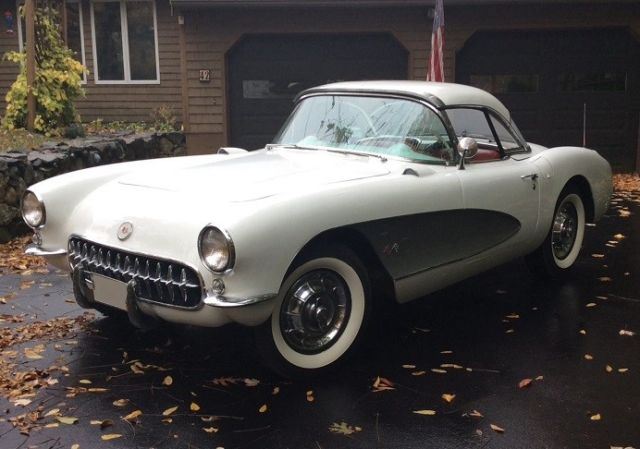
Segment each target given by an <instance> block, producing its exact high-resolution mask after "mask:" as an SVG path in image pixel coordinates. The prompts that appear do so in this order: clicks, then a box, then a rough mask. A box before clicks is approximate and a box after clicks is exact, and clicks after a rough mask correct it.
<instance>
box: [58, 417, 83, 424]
mask: <svg viewBox="0 0 640 449" xmlns="http://www.w3.org/2000/svg"><path fill="white" fill-rule="evenodd" d="M56 419H57V420H58V421H60V422H61V423H62V424H69V425H71V424H76V423H77V422H78V418H74V417H72V416H56Z"/></svg>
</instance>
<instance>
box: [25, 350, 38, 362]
mask: <svg viewBox="0 0 640 449" xmlns="http://www.w3.org/2000/svg"><path fill="white" fill-rule="evenodd" d="M24 355H25V356H26V357H27V358H28V359H31V360H39V359H41V358H42V356H41V355H40V354H38V353H37V352H35V351H33V350H31V349H25V350H24Z"/></svg>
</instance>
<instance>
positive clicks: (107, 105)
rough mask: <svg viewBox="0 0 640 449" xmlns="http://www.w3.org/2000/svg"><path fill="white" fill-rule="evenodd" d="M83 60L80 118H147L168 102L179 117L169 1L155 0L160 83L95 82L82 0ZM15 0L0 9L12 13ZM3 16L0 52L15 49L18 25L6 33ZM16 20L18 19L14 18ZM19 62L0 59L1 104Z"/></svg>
mask: <svg viewBox="0 0 640 449" xmlns="http://www.w3.org/2000/svg"><path fill="white" fill-rule="evenodd" d="M81 3H82V16H83V17H82V18H83V32H84V52H85V64H86V67H87V69H88V70H89V74H88V76H87V82H86V84H85V85H84V88H85V91H86V97H85V98H82V99H80V100H78V102H77V103H76V106H77V109H78V112H79V113H80V115H81V117H82V120H83V121H85V122H87V121H91V120H95V119H98V118H102V119H103V120H105V121H114V120H121V121H129V122H133V121H148V120H149V119H150V114H151V113H152V111H153V110H154V109H156V108H158V107H160V106H170V107H171V108H172V109H173V112H174V113H175V115H176V116H177V117H178V118H179V119H180V118H181V117H182V102H181V100H182V96H181V78H180V45H179V42H178V22H177V18H176V16H175V15H174V16H172V15H171V5H170V2H168V1H156V15H157V21H158V50H159V61H160V83H159V84H158V83H156V84H96V83H95V70H94V62H93V47H92V40H93V39H92V35H91V5H90V2H89V1H88V0H82V1H81ZM15 4H16V2H15V1H7V0H0V5H1V7H2V11H3V12H4V11H6V10H10V11H13V12H14V16H15ZM3 20H4V18H0V52H1V53H2V54H4V53H5V52H7V51H10V50H18V48H19V41H18V25H17V23H16V24H15V27H14V28H15V33H14V34H7V33H6V32H5V30H6V25H5V23H4V22H3ZM16 21H17V19H16ZM17 73H18V66H17V65H16V64H13V63H11V62H8V61H5V60H2V61H1V62H0V97H1V98H0V108H1V109H2V111H4V108H5V106H6V104H5V101H4V97H5V95H6V92H7V91H8V90H9V87H10V86H11V83H13V81H14V80H15V78H16V75H17Z"/></svg>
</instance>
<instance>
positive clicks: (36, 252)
mask: <svg viewBox="0 0 640 449" xmlns="http://www.w3.org/2000/svg"><path fill="white" fill-rule="evenodd" d="M24 253H25V254H26V255H27V256H43V257H47V256H66V255H67V250H66V249H54V250H46V249H42V248H40V247H39V246H37V245H36V244H34V243H32V244H30V245H28V246H27V247H26V248H25V250H24Z"/></svg>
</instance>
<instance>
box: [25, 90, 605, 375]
mask: <svg viewBox="0 0 640 449" xmlns="http://www.w3.org/2000/svg"><path fill="white" fill-rule="evenodd" d="M611 191H612V183H611V169H610V166H609V164H608V163H607V161H605V160H604V159H603V158H602V157H601V156H599V155H598V153H597V152H595V151H593V150H589V149H586V148H577V147H560V148H544V147H542V146H539V145H535V144H532V143H527V142H526V141H525V140H524V138H523V137H522V135H521V134H520V132H519V131H518V128H517V127H516V125H515V123H514V122H513V120H512V119H511V115H510V114H509V111H508V110H507V109H506V108H505V107H504V105H503V104H502V103H500V101H498V100H497V99H496V98H495V97H493V96H492V95H490V94H488V93H486V92H484V91H482V90H479V89H476V88H473V87H468V86H462V85H455V84H446V83H426V82H411V81H369V82H346V83H336V84H330V85H326V86H321V87H317V88H313V89H310V90H307V91H305V92H303V93H302V94H300V95H299V96H298V98H297V101H296V106H295V109H294V111H293V113H292V114H291V116H290V118H289V119H288V120H287V122H286V123H285V125H284V127H283V128H282V130H281V132H280V133H279V135H278V136H277V137H276V138H275V140H274V143H272V144H270V145H267V147H266V148H264V149H262V150H259V151H254V152H246V151H244V150H240V149H235V148H228V149H222V150H221V151H220V152H219V153H218V154H215V155H209V156H191V157H182V158H172V159H160V160H152V161H141V162H130V163H121V164H114V165H108V166H102V167H96V168H91V169H87V170H81V171H76V172H74V173H70V174H66V175H62V176H57V177H55V178H51V179H48V180H46V181H44V182H40V183H38V184H36V185H33V186H31V187H30V188H29V190H28V191H27V192H26V193H25V195H24V197H23V203H22V213H23V217H24V220H25V221H26V223H27V224H28V225H29V226H30V227H31V228H33V229H34V231H35V235H34V244H33V245H31V246H30V247H29V248H28V249H27V253H28V254H34V255H41V256H45V257H46V258H47V259H48V260H49V261H50V262H51V263H52V264H54V265H56V266H57V267H60V268H64V269H66V270H70V271H71V274H72V279H73V288H74V293H75V297H76V300H77V302H78V304H80V305H81V306H83V307H88V308H95V309H98V310H100V311H102V312H104V313H107V314H109V313H113V312H120V313H122V311H124V312H126V314H127V315H128V317H129V319H130V321H131V322H132V323H133V324H135V325H137V326H141V327H146V326H150V325H152V324H154V323H156V322H158V321H162V320H164V321H171V322H177V323H189V324H194V325H201V326H222V325H224V324H227V323H230V322H236V323H241V324H244V325H248V326H252V327H254V330H255V334H256V345H257V347H258V349H259V351H260V354H261V355H262V356H263V358H264V360H265V362H266V363H267V364H268V365H269V366H271V367H272V368H273V369H275V370H276V371H278V372H280V373H283V374H285V375H287V376H300V375H305V374H309V373H317V372H319V371H320V372H321V371H323V370H325V369H328V368H330V367H332V366H334V365H336V364H337V363H338V362H340V361H342V360H343V359H344V358H345V356H346V355H347V354H348V353H350V352H352V350H353V348H354V347H355V346H356V344H357V342H358V341H359V340H361V339H362V334H363V333H364V329H365V327H366V323H367V321H368V320H369V319H370V317H371V311H372V306H373V304H374V303H375V301H380V300H389V298H393V299H395V301H398V302H400V303H403V302H406V301H410V300H413V299H416V298H419V297H422V296H424V295H426V294H428V293H430V292H433V291H435V290H437V289H440V288H443V287H445V286H447V285H450V284H452V283H454V282H457V281H460V280H462V279H464V278H467V277H470V276H473V275H475V274H477V273H480V272H482V271H484V270H487V269H489V268H492V267H495V266H497V265H499V264H502V263H504V262H506V261H509V260H510V259H513V258H516V257H520V256H527V261H528V262H529V265H530V266H531V267H532V268H533V269H534V271H536V272H538V273H541V274H544V275H546V276H551V277H557V276H560V275H562V274H563V273H565V272H566V271H567V270H569V269H570V268H571V266H572V265H574V263H575V261H576V258H577V257H578V253H579V252H580V247H581V245H582V239H583V235H584V229H585V223H586V222H591V221H596V220H598V219H599V218H600V217H601V216H602V215H603V214H604V212H605V210H606V209H607V207H608V205H609V198H610V195H611Z"/></svg>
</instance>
